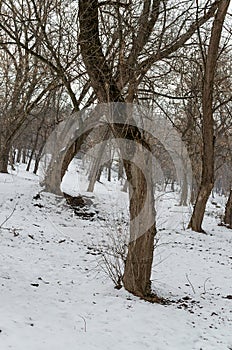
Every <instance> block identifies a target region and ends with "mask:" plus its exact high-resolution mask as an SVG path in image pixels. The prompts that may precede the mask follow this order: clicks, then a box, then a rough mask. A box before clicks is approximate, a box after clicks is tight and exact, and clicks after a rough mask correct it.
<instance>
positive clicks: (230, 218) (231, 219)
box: [224, 189, 232, 228]
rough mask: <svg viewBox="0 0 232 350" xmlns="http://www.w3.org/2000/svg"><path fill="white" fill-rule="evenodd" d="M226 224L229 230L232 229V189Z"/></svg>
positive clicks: (226, 211) (225, 218) (227, 207)
mask: <svg viewBox="0 0 232 350" xmlns="http://www.w3.org/2000/svg"><path fill="white" fill-rule="evenodd" d="M224 222H225V224H226V225H227V226H228V227H229V228H232V189H231V190H230V194H229V197H228V200H227V203H226V210H225V217H224Z"/></svg>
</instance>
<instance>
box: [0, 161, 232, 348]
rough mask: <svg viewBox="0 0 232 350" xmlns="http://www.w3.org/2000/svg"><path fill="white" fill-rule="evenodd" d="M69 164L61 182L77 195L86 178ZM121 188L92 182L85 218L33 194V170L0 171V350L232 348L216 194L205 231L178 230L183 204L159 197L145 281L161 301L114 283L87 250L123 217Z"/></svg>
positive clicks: (231, 290) (231, 237)
mask: <svg viewBox="0 0 232 350" xmlns="http://www.w3.org/2000/svg"><path fill="white" fill-rule="evenodd" d="M76 170H77V168H76V167H73V168H72V167H71V168H70V171H69V172H68V174H67V175H66V179H65V182H64V184H63V185H62V186H63V187H62V188H63V190H64V191H66V192H67V193H70V194H78V193H80V192H81V193H85V194H86V192H85V191H86V188H87V181H86V178H85V176H84V174H83V172H80V171H79V172H78V173H77V172H76ZM120 188H121V187H120V184H119V183H117V182H116V181H115V182H114V181H113V182H112V183H108V182H107V181H103V184H101V183H98V184H97V186H96V191H95V192H94V199H93V200H94V203H95V204H97V208H98V210H99V216H100V217H102V218H106V221H104V220H102V219H101V218H100V219H96V220H94V221H89V220H81V219H79V218H78V217H77V216H75V215H74V213H73V211H72V209H71V208H69V207H68V206H67V204H66V202H65V200H64V199H63V198H58V197H56V196H54V195H51V194H48V193H40V196H41V199H37V200H36V199H33V197H34V196H36V194H38V193H39V192H40V191H41V188H40V186H39V184H38V177H37V176H35V175H33V174H30V173H26V172H25V171H24V169H23V168H22V167H21V168H19V170H18V172H17V173H14V174H11V175H10V174H8V175H7V174H0V226H2V227H1V228H0V251H1V254H0V266H1V269H0V349H1V350H8V349H11V350H31V349H33V350H50V349H53V348H54V349H56V350H65V349H74V350H76V349H82V350H92V349H94V350H95V349H99V350H107V349H111V350H114V349H115V350H116V349H117V350H124V349H125V350H126V349H127V350H130V349H134V350H143V349H152V350H200V349H202V350H229V349H232V300H231V299H228V298H226V297H227V296H229V295H230V296H231V295H232V283H231V281H232V273H231V261H232V260H231V259H232V251H231V241H232V231H231V230H228V229H226V228H225V227H222V226H218V223H219V222H220V219H219V218H218V217H216V218H215V215H219V214H221V213H222V212H223V203H224V201H225V198H223V197H218V198H216V199H215V201H217V203H218V204H219V205H217V207H216V206H215V205H214V204H212V203H210V204H209V206H208V209H207V214H206V217H205V221H204V227H205V228H206V231H207V235H203V234H198V233H195V232H192V231H190V230H186V225H187V222H188V219H189V215H190V212H191V210H190V209H189V208H183V207H179V206H177V203H178V198H177V195H175V196H174V195H173V194H166V195H164V196H163V197H162V201H161V200H159V206H158V214H157V225H158V229H159V231H158V237H159V242H158V246H157V247H156V249H155V254H154V265H153V274H152V286H153V289H154V291H155V292H156V293H157V294H158V295H159V296H162V297H164V298H167V299H169V300H170V301H171V303H170V304H169V305H165V306H163V305H159V304H150V303H148V302H145V301H143V300H140V299H139V298H136V297H134V296H132V295H131V294H129V293H128V292H127V291H125V290H124V289H121V290H116V289H114V286H113V284H112V282H111V281H110V279H109V278H108V277H107V276H106V275H105V274H104V272H103V271H102V269H101V268H100V267H99V256H98V255H92V254H91V251H90V250H89V249H88V247H89V245H91V244H92V241H93V242H98V241H100V240H101V239H102V237H103V236H104V235H105V237H106V239H107V231H109V230H112V226H111V225H112V221H111V219H112V220H114V218H115V217H116V218H117V217H120V215H121V214H122V212H123V213H124V216H125V217H126V218H127V217H128V209H127V207H128V198H127V194H125V193H123V192H122V191H121V190H120ZM88 196H90V194H88ZM9 216H10V217H9ZM7 218H8V219H7ZM4 221H6V222H5V223H4V224H3V225H1V224H2V223H3V222H4ZM182 298H184V299H182ZM185 299H186V300H185Z"/></svg>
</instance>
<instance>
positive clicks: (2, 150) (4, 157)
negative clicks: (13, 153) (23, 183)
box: [0, 144, 10, 173]
mask: <svg viewBox="0 0 232 350" xmlns="http://www.w3.org/2000/svg"><path fill="white" fill-rule="evenodd" d="M9 154H10V144H3V145H1V146H0V173H8V170H7V167H8V161H9Z"/></svg>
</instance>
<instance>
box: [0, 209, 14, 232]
mask: <svg viewBox="0 0 232 350" xmlns="http://www.w3.org/2000/svg"><path fill="white" fill-rule="evenodd" d="M16 206H17V203H16V204H15V206H14V208H13V210H12V212H11V213H10V215H9V216H7V217H6V219H5V220H4V221H3V222H2V223H1V224H0V229H1V228H3V227H2V226H3V225H4V224H5V223H6V222H7V221H8V220H10V218H11V217H12V215H13V214H14V212H15V210H16Z"/></svg>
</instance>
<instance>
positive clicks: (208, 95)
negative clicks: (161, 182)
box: [189, 0, 230, 232]
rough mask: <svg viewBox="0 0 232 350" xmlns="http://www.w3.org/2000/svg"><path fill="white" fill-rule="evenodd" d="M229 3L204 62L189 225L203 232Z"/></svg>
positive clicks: (210, 186)
mask: <svg viewBox="0 0 232 350" xmlns="http://www.w3.org/2000/svg"><path fill="white" fill-rule="evenodd" d="M229 3H230V1H229V0H222V1H221V2H220V4H219V6H218V10H217V13H216V15H215V19H214V22H213V25H212V30H211V36H210V41H209V48H208V51H207V54H206V56H205V57H204V58H203V59H204V62H205V64H204V77H203V87H202V90H203V91H202V138H203V152H202V175H201V184H200V188H199V192H198V195H197V199H196V203H195V206H194V211H193V214H192V217H191V220H190V223H189V228H192V229H193V230H194V231H197V232H203V229H202V221H203V217H204V213H205V207H206V203H207V200H208V198H209V195H210V193H211V191H212V189H213V186H214V144H215V135H214V119H213V91H214V77H215V72H216V66H217V59H218V51H219V44H220V39H221V33H222V28H223V22H224V20H225V16H226V13H227V10H228V6H229Z"/></svg>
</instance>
